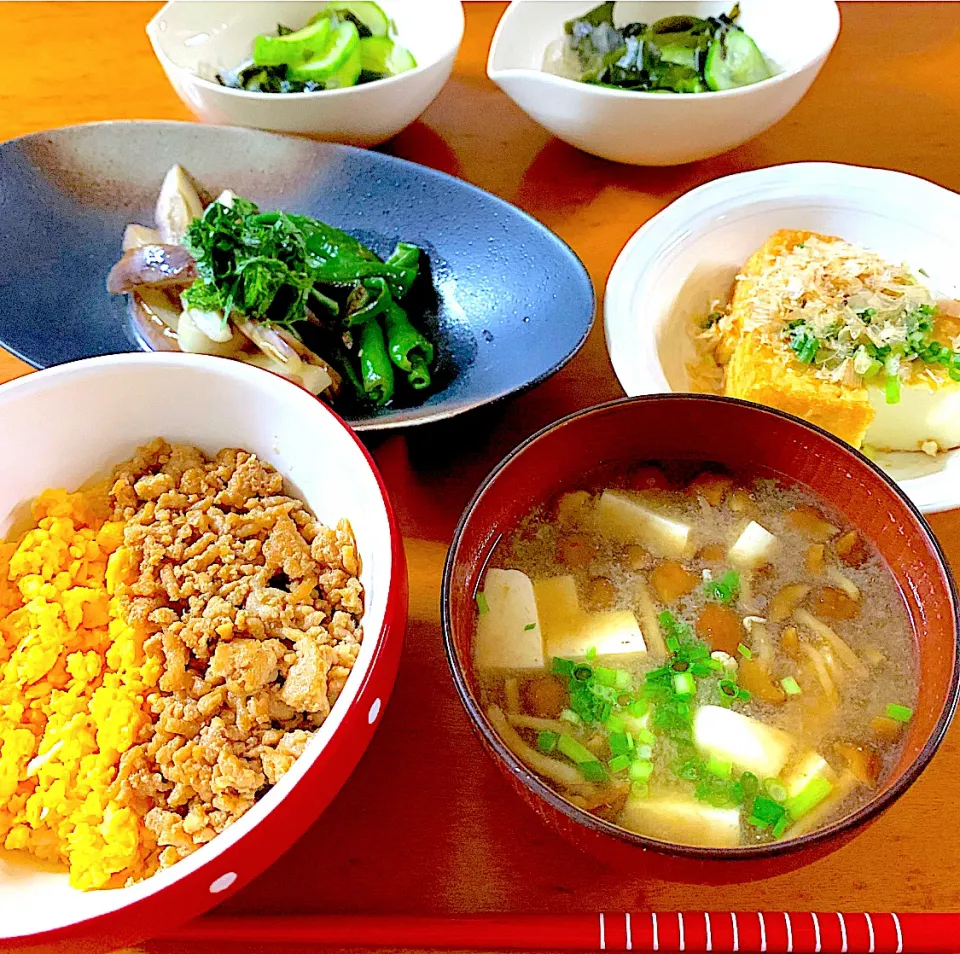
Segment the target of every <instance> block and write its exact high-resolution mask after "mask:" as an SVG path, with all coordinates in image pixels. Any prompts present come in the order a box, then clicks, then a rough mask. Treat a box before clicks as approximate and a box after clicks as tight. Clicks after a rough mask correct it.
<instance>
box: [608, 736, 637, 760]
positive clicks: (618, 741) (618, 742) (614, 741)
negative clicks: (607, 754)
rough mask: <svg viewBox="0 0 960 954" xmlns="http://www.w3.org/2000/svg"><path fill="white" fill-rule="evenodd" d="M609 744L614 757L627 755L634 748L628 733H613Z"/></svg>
mask: <svg viewBox="0 0 960 954" xmlns="http://www.w3.org/2000/svg"><path fill="white" fill-rule="evenodd" d="M607 742H608V744H609V745H610V751H611V752H612V753H613V754H614V755H626V754H627V753H628V752H629V751H630V749H631V748H632V746H631V745H630V739H629V737H628V736H627V733H626V732H611V733H610V737H609V739H607Z"/></svg>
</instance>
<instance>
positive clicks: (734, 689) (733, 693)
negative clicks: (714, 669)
mask: <svg viewBox="0 0 960 954" xmlns="http://www.w3.org/2000/svg"><path fill="white" fill-rule="evenodd" d="M717 688H718V689H719V690H720V692H721V693H722V694H723V695H725V696H729V697H730V698H731V699H736V698H737V695H738V694H739V692H740V687H739V686H738V685H737V684H736V683H735V682H734V681H733V680H732V679H721V680H720V682H719V683H717Z"/></svg>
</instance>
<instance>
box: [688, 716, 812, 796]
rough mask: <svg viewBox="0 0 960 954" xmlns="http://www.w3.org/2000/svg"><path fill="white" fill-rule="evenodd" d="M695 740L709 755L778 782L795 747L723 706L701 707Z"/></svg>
mask: <svg viewBox="0 0 960 954" xmlns="http://www.w3.org/2000/svg"><path fill="white" fill-rule="evenodd" d="M693 739H694V742H696V744H697V746H698V747H699V748H700V749H702V750H703V751H704V752H706V753H707V754H709V755H715V756H716V757H717V758H719V759H724V760H725V761H727V762H732V763H733V764H734V765H735V766H736V767H737V768H738V769H740V770H741V771H744V772H753V774H754V775H756V776H757V777H758V778H760V779H764V778H776V777H777V776H778V775H779V774H780V772H781V771H782V770H783V767H784V765H786V764H787V760H788V759H789V758H790V753H791V752H792V751H793V748H794V745H795V742H794V738H793V736H792V735H789V734H788V733H786V732H783V731H781V730H780V729H775V728H773V727H772V726H768V725H764V724H763V723H762V722H760V721H758V720H757V719H752V718H750V716H745V715H742V714H741V713H739V712H734V711H733V709H724V708H723V707H722V706H701V707H700V708H699V709H698V710H697V713H696V715H695V716H694V718H693Z"/></svg>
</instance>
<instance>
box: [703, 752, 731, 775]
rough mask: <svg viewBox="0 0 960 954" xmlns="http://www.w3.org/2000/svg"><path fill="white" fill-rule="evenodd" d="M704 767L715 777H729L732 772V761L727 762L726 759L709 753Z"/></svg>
mask: <svg viewBox="0 0 960 954" xmlns="http://www.w3.org/2000/svg"><path fill="white" fill-rule="evenodd" d="M704 768H705V769H706V770H707V771H708V772H709V773H710V774H711V775H716V776H717V778H730V777H731V775H732V774H733V763H732V762H728V761H727V760H726V759H720V758H717V756H715V755H711V756H710V758H708V759H707V761H706V764H705V765H704Z"/></svg>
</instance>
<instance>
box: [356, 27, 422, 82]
mask: <svg viewBox="0 0 960 954" xmlns="http://www.w3.org/2000/svg"><path fill="white" fill-rule="evenodd" d="M360 52H361V53H362V55H363V71H364V72H365V73H373V74H376V75H378V76H396V75H397V74H398V73H405V72H406V71H407V70H414V69H416V68H417V61H416V60H415V59H414V58H413V54H412V53H411V52H410V51H409V50H408V49H407V48H406V47H403V46H400V45H399V44H398V43H395V42H394V41H393V40H391V39H390V38H389V37H387V36H369V37H366V39H363V40H361V41H360Z"/></svg>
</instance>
